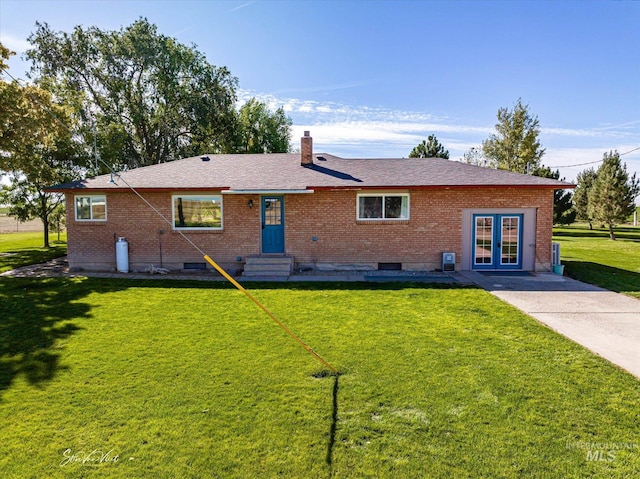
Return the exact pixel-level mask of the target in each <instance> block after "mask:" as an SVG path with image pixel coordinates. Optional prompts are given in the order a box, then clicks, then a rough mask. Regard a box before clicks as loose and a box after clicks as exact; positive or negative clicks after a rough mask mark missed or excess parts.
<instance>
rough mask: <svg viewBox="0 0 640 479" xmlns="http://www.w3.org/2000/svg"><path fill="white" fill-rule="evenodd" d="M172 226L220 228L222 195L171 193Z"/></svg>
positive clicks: (205, 228) (182, 227) (177, 227)
mask: <svg viewBox="0 0 640 479" xmlns="http://www.w3.org/2000/svg"><path fill="white" fill-rule="evenodd" d="M172 203H173V228H174V229H197V230H220V229H222V196H220V195H173V196H172Z"/></svg>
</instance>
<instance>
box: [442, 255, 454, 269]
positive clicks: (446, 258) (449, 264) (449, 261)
mask: <svg viewBox="0 0 640 479" xmlns="http://www.w3.org/2000/svg"><path fill="white" fill-rule="evenodd" d="M455 270H456V254H455V253H442V271H455Z"/></svg>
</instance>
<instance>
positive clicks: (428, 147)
mask: <svg viewBox="0 0 640 479" xmlns="http://www.w3.org/2000/svg"><path fill="white" fill-rule="evenodd" d="M409 158H446V159H447V160H448V159H449V150H447V149H445V147H444V146H442V144H441V143H440V142H439V141H438V139H437V138H436V135H429V136H428V138H427V139H426V140H422V143H419V144H418V145H417V146H416V147H414V148H413V150H411V153H409Z"/></svg>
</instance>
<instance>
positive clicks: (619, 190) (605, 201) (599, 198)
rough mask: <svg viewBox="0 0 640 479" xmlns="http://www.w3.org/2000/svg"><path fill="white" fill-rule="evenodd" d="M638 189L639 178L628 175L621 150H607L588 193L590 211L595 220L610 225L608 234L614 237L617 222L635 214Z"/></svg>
mask: <svg viewBox="0 0 640 479" xmlns="http://www.w3.org/2000/svg"><path fill="white" fill-rule="evenodd" d="M639 193H640V182H639V181H638V178H636V175H635V173H634V174H633V176H629V173H628V172H627V165H626V164H622V163H621V162H620V155H619V154H618V152H617V151H615V152H609V153H605V154H604V160H603V162H602V165H600V168H598V171H597V172H596V178H595V180H594V181H593V184H592V185H591V188H590V190H589V193H588V195H589V204H588V206H587V212H588V215H589V217H591V218H593V220H594V221H599V222H602V223H604V224H606V225H608V226H609V237H610V238H611V239H612V240H615V239H616V236H615V233H614V231H613V228H614V226H615V225H616V224H620V223H622V222H624V221H625V220H626V219H627V218H628V217H629V215H632V214H633V212H634V211H635V209H636V205H635V199H636V197H637V196H638V194H639Z"/></svg>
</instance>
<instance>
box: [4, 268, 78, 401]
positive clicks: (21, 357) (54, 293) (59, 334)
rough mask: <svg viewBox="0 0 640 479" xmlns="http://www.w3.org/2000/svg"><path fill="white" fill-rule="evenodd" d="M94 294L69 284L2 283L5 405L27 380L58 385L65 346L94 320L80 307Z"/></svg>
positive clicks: (39, 281) (64, 281)
mask: <svg viewBox="0 0 640 479" xmlns="http://www.w3.org/2000/svg"><path fill="white" fill-rule="evenodd" d="M88 292H89V291H88V290H87V289H86V288H83V287H80V284H79V282H78V281H74V280H72V279H68V278H48V279H37V280H36V279H19V278H2V279H0V399H2V393H3V391H5V390H7V389H8V388H9V387H10V386H11V385H12V384H13V382H14V381H15V379H16V378H17V377H18V376H20V375H23V376H24V377H25V379H26V380H27V381H28V382H29V383H30V384H31V385H34V386H41V385H42V384H43V383H45V382H47V381H49V380H51V379H53V378H54V377H55V375H56V373H57V372H58V371H59V370H61V369H64V366H61V365H60V352H59V350H60V348H61V345H60V341H62V340H64V339H65V338H68V337H69V336H70V335H72V334H74V333H75V332H77V331H78V330H80V329H81V328H80V327H79V326H78V325H77V324H75V323H74V322H72V321H73V320H77V319H79V318H88V317H90V315H89V311H90V306H89V305H88V304H84V303H81V302H78V300H80V299H81V298H82V297H83V296H86V294H87V293H88Z"/></svg>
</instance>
